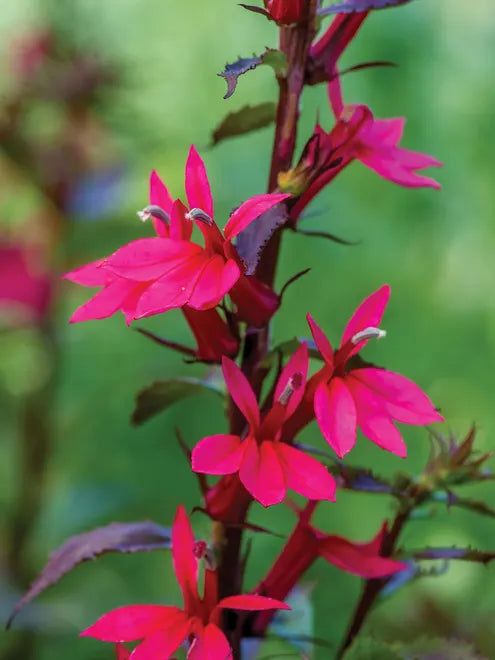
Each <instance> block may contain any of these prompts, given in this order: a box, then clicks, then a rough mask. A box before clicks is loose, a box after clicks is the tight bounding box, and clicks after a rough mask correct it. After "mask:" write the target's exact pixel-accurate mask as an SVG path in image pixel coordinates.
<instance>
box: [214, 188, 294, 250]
mask: <svg viewBox="0 0 495 660" xmlns="http://www.w3.org/2000/svg"><path fill="white" fill-rule="evenodd" d="M288 197H290V195H287V194H284V193H268V194H265V195H256V196H255V197H251V198H250V199H248V200H246V201H245V202H243V203H242V204H241V205H240V206H239V208H237V209H236V210H235V211H234V212H233V213H232V215H231V216H230V218H229V220H228V222H227V224H226V225H225V228H224V230H223V235H224V236H225V238H226V240H231V239H232V238H234V237H235V236H237V234H239V233H240V232H241V231H242V230H243V229H246V227H247V226H248V225H249V224H250V223H251V222H252V221H253V220H255V219H256V218H259V216H260V215H262V214H263V213H265V212H266V211H269V210H270V209H271V208H272V207H273V206H275V205H276V204H278V203H279V202H282V201H283V200H284V199H287V198H288Z"/></svg>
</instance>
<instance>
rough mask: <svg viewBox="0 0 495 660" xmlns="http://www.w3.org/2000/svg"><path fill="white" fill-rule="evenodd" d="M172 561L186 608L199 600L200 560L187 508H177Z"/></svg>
mask: <svg viewBox="0 0 495 660" xmlns="http://www.w3.org/2000/svg"><path fill="white" fill-rule="evenodd" d="M172 559H173V562H174V571H175V575H176V577H177V582H178V583H179V586H180V588H181V590H182V594H183V596H184V604H185V606H186V607H188V605H190V604H191V599H192V600H193V602H195V601H197V600H198V599H199V596H198V587H197V574H198V560H197V559H196V557H195V556H194V535H193V531H192V527H191V523H190V522H189V518H188V517H187V513H186V510H185V508H184V507H183V506H182V505H180V506H179V507H177V513H176V514H175V519H174V524H173V526H172Z"/></svg>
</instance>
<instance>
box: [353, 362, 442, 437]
mask: <svg viewBox="0 0 495 660" xmlns="http://www.w3.org/2000/svg"><path fill="white" fill-rule="evenodd" d="M351 376H352V378H357V379H358V380H359V382H360V383H362V384H363V385H364V386H365V387H367V388H368V389H370V390H371V391H372V392H373V394H374V395H376V396H378V397H380V398H381V399H383V402H382V405H383V406H384V407H385V409H386V410H387V412H388V414H389V415H390V416H391V417H392V418H393V419H396V420H397V421H398V422H402V423H404V424H418V425H422V424H432V423H433V422H443V421H444V419H443V417H442V416H441V415H440V414H439V413H438V412H437V411H436V410H435V408H434V407H433V403H432V402H431V400H430V399H429V398H428V397H427V396H426V394H425V393H424V392H423V390H422V389H421V388H419V387H418V386H417V385H416V383H413V381H412V380H409V378H406V377H405V376H401V375H400V374H396V373H394V372H393V371H387V370H386V369H374V368H365V369H353V370H352V372H351Z"/></svg>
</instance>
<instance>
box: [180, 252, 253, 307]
mask: <svg viewBox="0 0 495 660" xmlns="http://www.w3.org/2000/svg"><path fill="white" fill-rule="evenodd" d="M240 275H241V271H240V269H239V266H238V265H237V264H236V262H235V261H234V260H233V259H229V260H228V261H227V262H225V259H224V258H223V257H221V256H219V255H217V256H215V257H213V258H212V259H210V261H209V262H208V263H207V264H206V266H205V268H204V269H203V271H202V273H201V275H200V276H199V277H198V280H197V282H196V286H195V287H194V291H193V292H192V294H191V296H190V298H189V306H190V307H192V308H193V309H199V310H202V309H210V308H212V307H215V306H216V305H218V303H219V302H220V301H221V300H222V298H223V297H224V296H225V295H226V294H227V293H228V292H229V291H230V289H231V288H232V287H233V286H234V284H235V283H236V282H237V280H238V279H239V277H240Z"/></svg>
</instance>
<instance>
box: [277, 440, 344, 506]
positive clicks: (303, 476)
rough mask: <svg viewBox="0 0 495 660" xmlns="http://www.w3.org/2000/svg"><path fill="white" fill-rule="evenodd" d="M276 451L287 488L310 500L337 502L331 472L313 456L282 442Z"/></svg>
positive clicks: (278, 444)
mask: <svg viewBox="0 0 495 660" xmlns="http://www.w3.org/2000/svg"><path fill="white" fill-rule="evenodd" d="M276 451H277V454H278V456H279V459H280V463H281V465H282V469H283V471H284V475H285V483H286V484H287V488H291V489H292V490H294V491H295V492H296V493H299V494H300V495H302V496H303V497H307V498H308V499H310V500H332V501H333V502H335V491H336V488H337V487H336V484H335V479H334V478H333V477H332V475H331V474H330V473H329V471H328V470H327V469H326V468H325V467H324V466H323V465H322V464H321V463H319V462H318V461H317V460H316V459H315V458H313V457H312V456H308V455H307V454H305V453H304V452H303V451H300V450H299V449H295V448H294V447H290V446H289V445H287V444H285V443H283V442H281V443H277V445H276Z"/></svg>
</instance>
